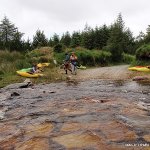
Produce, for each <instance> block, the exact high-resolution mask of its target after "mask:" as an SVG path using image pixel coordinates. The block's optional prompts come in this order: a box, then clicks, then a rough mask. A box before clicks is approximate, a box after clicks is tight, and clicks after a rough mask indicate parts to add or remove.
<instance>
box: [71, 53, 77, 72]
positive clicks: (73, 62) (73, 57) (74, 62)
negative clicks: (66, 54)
mask: <svg viewBox="0 0 150 150" xmlns="http://www.w3.org/2000/svg"><path fill="white" fill-rule="evenodd" d="M77 60H78V58H77V56H76V55H75V53H74V52H72V54H71V56H70V62H71V68H72V73H74V74H76V73H77V72H76V70H77Z"/></svg>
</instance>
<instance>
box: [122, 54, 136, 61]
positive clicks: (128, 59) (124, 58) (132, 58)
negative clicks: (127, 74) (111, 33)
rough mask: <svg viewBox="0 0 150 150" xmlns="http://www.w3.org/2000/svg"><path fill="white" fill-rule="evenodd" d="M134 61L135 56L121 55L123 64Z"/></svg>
mask: <svg viewBox="0 0 150 150" xmlns="http://www.w3.org/2000/svg"><path fill="white" fill-rule="evenodd" d="M134 61H135V56H133V55H130V54H126V53H123V62H124V63H127V64H131V63H132V62H134Z"/></svg>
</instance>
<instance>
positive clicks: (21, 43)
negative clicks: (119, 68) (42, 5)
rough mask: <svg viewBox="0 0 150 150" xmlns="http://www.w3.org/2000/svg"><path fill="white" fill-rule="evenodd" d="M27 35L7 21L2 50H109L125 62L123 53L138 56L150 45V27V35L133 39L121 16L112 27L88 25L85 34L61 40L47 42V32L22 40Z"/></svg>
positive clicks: (0, 30) (0, 31)
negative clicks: (60, 46)
mask: <svg viewBox="0 0 150 150" xmlns="http://www.w3.org/2000/svg"><path fill="white" fill-rule="evenodd" d="M23 35H24V33H21V32H20V31H19V30H18V28H17V27H15V25H14V24H13V23H11V22H10V21H9V19H8V18H7V17H4V19H3V20H2V21H1V23H0V49H1V50H5V49H7V50H10V51H12V50H17V51H22V52H24V51H27V50H32V49H35V48H39V47H43V46H50V47H54V46H56V45H57V44H59V45H60V44H62V45H63V46H65V47H70V48H76V47H84V48H87V49H90V50H92V49H98V50H107V51H110V52H111V53H112V57H113V59H114V60H116V59H117V60H118V58H119V59H121V58H122V53H123V52H124V53H129V54H135V51H136V49H137V48H138V47H140V46H141V45H142V44H144V43H146V44H147V43H150V26H148V28H147V33H146V34H144V33H142V32H140V34H139V36H138V37H136V38H135V37H133V35H132V32H131V31H130V29H129V28H126V27H125V23H124V21H123V19H122V15H121V13H120V14H119V15H118V17H117V19H116V21H115V22H114V23H113V24H112V25H110V26H107V25H105V24H104V25H102V26H100V27H98V26H96V27H95V28H91V27H89V26H88V25H85V28H84V30H83V31H81V32H79V31H74V32H73V33H72V34H70V33H69V32H68V31H67V32H65V33H64V34H63V35H62V36H61V37H59V35H57V34H56V33H55V34H54V35H53V36H52V37H51V38H50V39H48V38H47V37H46V36H45V34H44V31H41V30H39V29H38V30H37V31H36V33H35V35H34V36H33V39H32V42H31V41H30V40H29V39H28V40H24V39H23Z"/></svg>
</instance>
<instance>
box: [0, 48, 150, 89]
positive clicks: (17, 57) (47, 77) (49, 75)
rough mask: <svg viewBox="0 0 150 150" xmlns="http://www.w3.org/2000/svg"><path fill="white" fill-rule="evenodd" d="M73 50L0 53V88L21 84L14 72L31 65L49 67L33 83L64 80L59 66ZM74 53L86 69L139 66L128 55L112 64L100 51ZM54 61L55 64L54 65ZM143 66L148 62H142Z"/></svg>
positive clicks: (106, 53) (109, 58)
mask: <svg viewBox="0 0 150 150" xmlns="http://www.w3.org/2000/svg"><path fill="white" fill-rule="evenodd" d="M72 51H73V49H65V50H63V51H62V52H61V53H60V52H59V53H57V52H54V51H53V48H50V47H43V48H40V49H35V50H32V51H29V52H27V53H25V54H22V53H19V52H15V51H13V52H9V51H0V58H1V59H0V87H4V86H6V85H8V84H10V83H16V82H23V81H24V80H25V78H24V77H21V76H19V75H17V73H16V71H17V70H20V69H22V68H29V67H31V66H32V63H33V62H34V63H42V62H49V63H50V66H48V67H47V68H45V69H44V72H42V73H43V74H44V76H43V77H40V78H36V79H33V78H31V80H32V82H33V83H50V82H54V81H62V80H65V75H64V74H62V73H61V71H60V68H59V66H60V65H61V64H62V63H63V60H64V59H65V53H66V52H67V53H69V54H71V52H72ZM75 53H76V55H77V57H78V62H79V64H81V65H84V66H86V67H94V66H108V65H109V66H110V65H118V64H132V65H135V64H136V65H139V62H138V64H137V61H136V59H135V56H132V55H129V54H123V60H122V62H117V63H116V62H112V59H111V53H110V52H106V51H100V50H87V49H84V48H81V47H78V48H76V49H75ZM54 60H56V61H57V64H54ZM142 63H143V64H141V62H140V65H145V64H149V63H150V62H142Z"/></svg>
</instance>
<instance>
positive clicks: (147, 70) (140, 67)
mask: <svg viewBox="0 0 150 150" xmlns="http://www.w3.org/2000/svg"><path fill="white" fill-rule="evenodd" d="M128 70H132V71H143V72H150V68H148V67H144V66H136V67H130V68H128Z"/></svg>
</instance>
